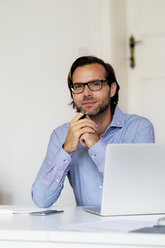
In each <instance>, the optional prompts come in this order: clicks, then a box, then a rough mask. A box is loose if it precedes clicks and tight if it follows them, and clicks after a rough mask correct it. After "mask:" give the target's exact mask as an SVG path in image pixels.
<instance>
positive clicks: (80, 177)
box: [32, 56, 154, 207]
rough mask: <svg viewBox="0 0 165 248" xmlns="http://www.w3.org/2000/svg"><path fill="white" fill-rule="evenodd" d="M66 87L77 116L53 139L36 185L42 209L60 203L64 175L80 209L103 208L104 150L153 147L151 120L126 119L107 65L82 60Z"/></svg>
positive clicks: (35, 194)
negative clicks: (125, 146)
mask: <svg viewBox="0 0 165 248" xmlns="http://www.w3.org/2000/svg"><path fill="white" fill-rule="evenodd" d="M68 87H69V90H70V93H71V97H72V99H73V101H72V104H73V107H74V108H76V109H77V112H78V114H77V115H76V116H75V117H74V118H73V120H71V121H70V123H66V124H64V125H62V126H60V127H58V128H56V129H55V130H54V132H53V133H52V135H51V138H50V142H49V145H48V150H47V154H46V157H45V159H44V162H43V164H42V167H41V169H40V171H39V173H38V175H37V178H36V180H35V182H34V184H33V186H32V198H33V201H34V202H35V203H36V204H37V205H38V206H39V207H49V206H51V205H52V204H53V203H54V202H56V200H57V199H58V197H59V195H60V193H61V190H62V188H63V185H64V180H65V177H66V175H67V176H68V178H69V182H70V184H71V186H72V188H73V191H74V195H75V199H76V203H77V205H78V206H100V204H101V196H102V183H103V174H104V161H105V148H106V145H107V144H108V143H152V142H154V129H153V126H152V124H151V122H150V121H149V120H147V119H145V118H143V117H140V116H137V115H130V114H124V113H123V112H121V110H120V109H119V108H118V107H117V106H116V105H117V103H118V91H119V85H118V83H117V80H116V77H115V73H114V70H113V68H112V67H111V66H110V65H109V64H107V63H104V61H102V60H101V59H99V58H96V57H92V56H85V57H80V58H78V59H77V60H76V61H75V62H74V63H73V65H72V67H71V69H70V72H69V75H68ZM84 113H87V114H86V117H85V118H82V117H83V116H84Z"/></svg>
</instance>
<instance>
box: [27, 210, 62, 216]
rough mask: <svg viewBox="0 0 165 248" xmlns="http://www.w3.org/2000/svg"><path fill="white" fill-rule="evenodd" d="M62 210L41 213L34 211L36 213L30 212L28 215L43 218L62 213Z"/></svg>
mask: <svg viewBox="0 0 165 248" xmlns="http://www.w3.org/2000/svg"><path fill="white" fill-rule="evenodd" d="M63 212H64V211H63V210H53V209H49V210H43V211H36V212H30V215H35V216H45V215H50V214H58V213H63Z"/></svg>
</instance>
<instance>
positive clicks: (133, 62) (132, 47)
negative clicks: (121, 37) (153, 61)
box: [129, 36, 142, 68]
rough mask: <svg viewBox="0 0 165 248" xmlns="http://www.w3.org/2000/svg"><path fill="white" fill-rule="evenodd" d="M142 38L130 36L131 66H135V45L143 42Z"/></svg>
mask: <svg viewBox="0 0 165 248" xmlns="http://www.w3.org/2000/svg"><path fill="white" fill-rule="evenodd" d="M141 42H142V40H137V41H136V40H135V38H134V37H133V36H131V37H130V38H129V47H130V67H131V68H134V67H135V45H136V44H138V43H141Z"/></svg>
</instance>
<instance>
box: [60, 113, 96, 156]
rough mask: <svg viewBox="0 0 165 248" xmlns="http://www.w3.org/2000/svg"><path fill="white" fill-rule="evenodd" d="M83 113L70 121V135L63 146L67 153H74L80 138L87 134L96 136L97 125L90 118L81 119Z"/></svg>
mask: <svg viewBox="0 0 165 248" xmlns="http://www.w3.org/2000/svg"><path fill="white" fill-rule="evenodd" d="M82 115H83V114H82V113H79V114H78V115H76V117H75V118H74V119H73V120H71V121H70V124H69V130H68V134H67V137H66V140H65V143H64V145H63V149H64V150H65V151H66V152H67V153H69V154H70V153H72V152H74V151H75V150H76V149H77V147H78V144H79V141H80V137H81V136H82V135H83V134H85V133H89V134H94V133H95V132H96V129H97V125H96V124H95V122H94V121H92V120H91V119H90V118H84V119H81V120H79V119H80V117H81V116H82Z"/></svg>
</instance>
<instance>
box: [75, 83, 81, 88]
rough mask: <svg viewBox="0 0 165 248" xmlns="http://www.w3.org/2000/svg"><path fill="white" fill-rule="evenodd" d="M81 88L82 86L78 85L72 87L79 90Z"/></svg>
mask: <svg viewBox="0 0 165 248" xmlns="http://www.w3.org/2000/svg"><path fill="white" fill-rule="evenodd" d="M81 87H82V84H80V83H79V84H78V83H76V84H74V85H73V88H74V89H80V88H81Z"/></svg>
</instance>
